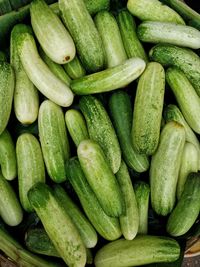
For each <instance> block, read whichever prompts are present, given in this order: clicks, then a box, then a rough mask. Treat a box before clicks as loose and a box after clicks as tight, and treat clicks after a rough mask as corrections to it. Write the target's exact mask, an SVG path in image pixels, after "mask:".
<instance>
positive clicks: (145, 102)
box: [131, 62, 165, 155]
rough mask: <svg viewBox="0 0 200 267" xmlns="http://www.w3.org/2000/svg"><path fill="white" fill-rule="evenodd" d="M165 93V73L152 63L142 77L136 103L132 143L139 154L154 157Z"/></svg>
mask: <svg viewBox="0 0 200 267" xmlns="http://www.w3.org/2000/svg"><path fill="white" fill-rule="evenodd" d="M164 93H165V71H164V68H163V67H162V66H161V65H160V64H159V63H156V62H151V63H149V64H148V65H147V68H146V69H145V71H144V72H143V74H142V75H141V77H140V79H139V82H138V86H137V92H136V97H135V103H134V111H133V124H132V125H133V126H132V133H131V134H132V143H133V147H135V148H136V150H137V151H138V152H139V153H142V154H146V155H152V154H154V152H155V150H156V149H157V146H158V143H159V137H160V128H161V119H162V110H163V103H164Z"/></svg>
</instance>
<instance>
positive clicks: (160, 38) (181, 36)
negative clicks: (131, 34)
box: [137, 21, 200, 49]
mask: <svg viewBox="0 0 200 267" xmlns="http://www.w3.org/2000/svg"><path fill="white" fill-rule="evenodd" d="M137 34H138V38H139V39H140V40H141V41H142V42H145V43H153V44H157V43H169V44H174V45H178V46H185V47H189V48H192V49H198V48H200V32H199V31H198V30H197V29H194V28H193V27H190V26H186V25H178V24H175V23H171V22H160V21H145V22H143V23H141V24H140V25H139V26H138V28H137Z"/></svg>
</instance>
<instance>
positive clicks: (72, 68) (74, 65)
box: [63, 56, 86, 80]
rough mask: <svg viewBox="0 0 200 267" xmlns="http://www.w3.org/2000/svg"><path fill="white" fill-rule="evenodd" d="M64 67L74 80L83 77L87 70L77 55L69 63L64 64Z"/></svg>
mask: <svg viewBox="0 0 200 267" xmlns="http://www.w3.org/2000/svg"><path fill="white" fill-rule="evenodd" d="M63 67H64V69H65V71H66V72H67V74H68V75H69V76H70V78H71V79H73V80H74V79H78V78H81V77H83V76H85V74H86V71H85V69H84V68H83V66H82V64H81V62H80V60H79V58H78V57H77V56H75V58H74V59H73V60H72V61H70V62H69V63H67V64H64V65H63Z"/></svg>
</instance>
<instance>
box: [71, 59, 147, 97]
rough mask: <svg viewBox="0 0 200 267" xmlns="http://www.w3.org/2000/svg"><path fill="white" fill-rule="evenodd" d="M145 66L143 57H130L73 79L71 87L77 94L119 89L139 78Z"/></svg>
mask: <svg viewBox="0 0 200 267" xmlns="http://www.w3.org/2000/svg"><path fill="white" fill-rule="evenodd" d="M145 66H146V64H145V61H144V60H142V59H141V58H130V59H128V60H126V61H125V62H123V63H122V64H120V65H118V66H115V67H113V68H109V69H106V70H103V71H100V72H98V73H93V74H90V75H87V76H85V77H82V78H80V79H76V80H74V81H72V83H71V89H72V91H73V92H74V93H75V94H77V95H88V94H96V93H102V92H108V91H112V90H115V89H119V88H122V87H125V86H126V85H128V84H129V83H131V82H132V81H134V80H135V79H137V78H138V77H139V76H140V75H141V74H142V72H143V71H144V69H145Z"/></svg>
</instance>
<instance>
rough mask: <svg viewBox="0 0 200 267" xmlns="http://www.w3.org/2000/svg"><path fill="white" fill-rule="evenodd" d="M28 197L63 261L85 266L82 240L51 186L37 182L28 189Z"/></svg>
mask: <svg viewBox="0 0 200 267" xmlns="http://www.w3.org/2000/svg"><path fill="white" fill-rule="evenodd" d="M28 198H29V201H30V203H31V205H32V206H33V208H34V210H35V211H36V213H37V215H38V216H39V218H40V219H41V222H42V224H43V226H44V228H45V231H46V232H47V234H48V236H49V237H50V239H51V241H52V243H53V244H54V246H55V249H56V250H57V251H59V254H60V256H61V257H62V259H63V260H64V261H65V263H66V264H67V265H68V266H74V267H78V266H85V263H86V248H85V246H84V244H83V241H82V239H81V237H80V235H79V233H78V230H77V228H76V226H75V225H74V223H73V222H72V220H71V219H70V217H69V216H68V215H67V213H66V211H65V209H64V208H63V207H62V204H61V203H60V201H59V200H58V199H57V197H56V196H55V195H54V194H53V192H52V190H51V188H50V187H49V186H48V185H46V184H43V183H37V184H36V185H34V186H33V187H32V188H31V189H30V190H29V192H28Z"/></svg>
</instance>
